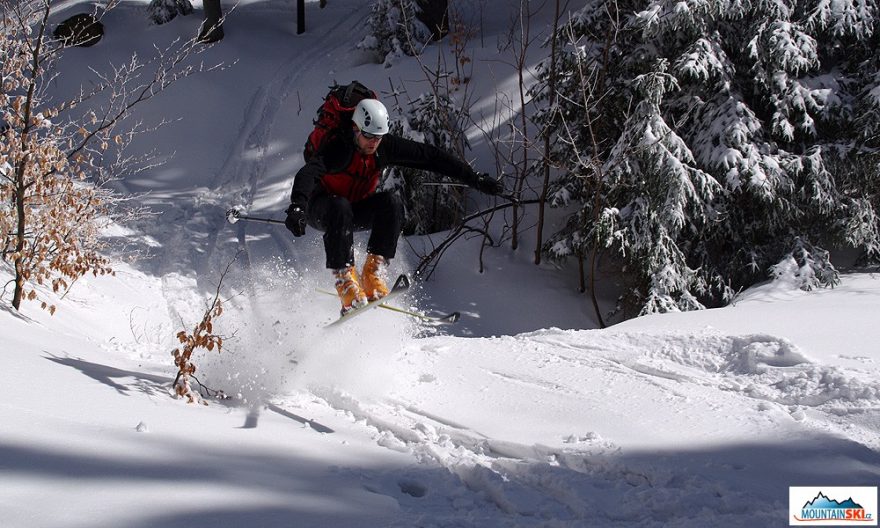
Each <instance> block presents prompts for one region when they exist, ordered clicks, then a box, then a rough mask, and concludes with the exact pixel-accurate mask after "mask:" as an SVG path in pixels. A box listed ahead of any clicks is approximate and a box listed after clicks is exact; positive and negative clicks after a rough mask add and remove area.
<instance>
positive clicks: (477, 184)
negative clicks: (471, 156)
mask: <svg viewBox="0 0 880 528" xmlns="http://www.w3.org/2000/svg"><path fill="white" fill-rule="evenodd" d="M473 188H474V189H476V190H478V191H480V192H481V193H483V194H490V195H492V196H498V195H499V194H501V193H503V192H504V185H503V184H502V183H501V182H500V181H498V180H496V179H495V178H493V177H491V176H489V175H488V174H486V173H485V172H481V173H479V174H477V179H476V180H474V184H473Z"/></svg>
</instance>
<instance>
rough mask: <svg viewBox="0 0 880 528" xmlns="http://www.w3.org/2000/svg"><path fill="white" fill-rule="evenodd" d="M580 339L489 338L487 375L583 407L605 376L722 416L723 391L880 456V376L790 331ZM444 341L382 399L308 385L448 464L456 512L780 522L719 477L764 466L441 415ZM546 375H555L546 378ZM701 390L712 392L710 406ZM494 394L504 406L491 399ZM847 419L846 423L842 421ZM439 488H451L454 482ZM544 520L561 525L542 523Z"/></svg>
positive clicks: (656, 521)
mask: <svg viewBox="0 0 880 528" xmlns="http://www.w3.org/2000/svg"><path fill="white" fill-rule="evenodd" d="M580 334H581V335H582V337H580V338H578V339H572V335H571V332H570V331H560V330H547V331H540V332H535V333H532V334H523V335H521V336H516V337H511V338H499V339H497V340H493V341H492V342H490V343H487V349H488V350H490V351H489V352H487V356H486V361H485V364H486V365H487V366H486V368H484V370H483V372H482V373H481V374H482V375H484V376H486V377H488V378H491V379H495V380H496V381H498V382H500V383H506V384H516V385H518V386H520V387H521V391H523V392H525V393H529V392H533V393H544V398H547V397H548V395H555V397H556V398H568V397H571V399H572V400H573V401H589V394H586V393H585V392H584V390H585V389H588V388H589V387H588V386H587V385H588V384H589V383H590V382H595V381H596V380H597V379H599V378H600V377H601V378H602V379H604V380H606V382H607V383H609V384H613V383H630V384H631V385H633V387H634V390H639V389H638V387H654V389H652V390H656V391H657V392H658V394H665V396H664V397H666V398H669V399H670V401H674V402H676V405H679V406H685V407H686V408H694V409H699V408H701V406H705V405H708V406H709V407H710V408H715V407H717V408H718V410H719V412H723V409H724V407H723V406H724V405H725V403H724V402H721V401H717V400H718V399H719V396H718V395H719V394H720V395H722V396H721V398H722V399H726V400H729V401H731V402H732V403H731V404H730V405H735V406H738V407H742V408H752V409H754V424H752V425H753V428H754V429H755V430H756V431H762V430H763V429H765V428H770V429H773V428H778V429H780V430H788V429H793V430H795V431H800V433H799V434H800V435H803V437H804V438H808V437H809V436H810V433H811V432H814V433H830V434H832V435H834V436H836V437H839V438H841V439H843V438H849V439H851V440H853V441H856V442H860V443H862V444H863V445H864V446H867V447H869V448H870V449H873V450H876V449H877V448H878V447H880V442H878V440H877V439H878V432H880V427H878V426H880V420H878V417H880V382H877V381H875V380H873V379H870V378H869V377H868V376H863V375H862V374H861V373H857V372H856V373H854V372H848V371H843V370H840V369H838V368H834V367H829V366H823V365H818V364H815V363H813V362H811V361H810V360H809V359H808V358H807V357H806V356H805V355H804V354H802V353H801V352H800V351H799V349H798V347H797V346H796V345H794V344H793V343H790V342H788V341H787V340H785V339H781V338H777V337H774V336H769V335H760V334H758V335H745V336H726V335H722V334H718V333H713V332H705V333H699V334H690V333H672V332H662V333H659V332H658V333H654V334H651V333H614V332H609V333H605V334H599V333H597V332H580ZM443 342H444V338H442V337H437V338H428V339H425V340H422V341H420V342H416V343H415V345H414V346H415V348H416V350H412V351H409V353H408V354H406V356H405V357H406V358H408V359H407V360H408V361H411V362H414V365H412V366H411V368H415V369H416V370H415V371H414V374H413V379H412V380H411V386H410V388H409V389H406V390H403V391H402V392H403V394H397V395H390V396H389V397H388V398H386V399H384V400H381V401H373V400H369V399H362V398H358V397H356V396H353V395H351V394H347V393H346V392H344V391H343V390H341V389H338V388H332V387H312V388H311V389H310V391H309V393H308V394H309V397H312V398H317V399H318V401H320V402H322V403H323V405H325V406H326V407H327V409H328V410H329V411H333V412H342V413H344V415H345V416H347V417H348V419H349V420H350V421H351V422H352V423H355V424H359V425H362V426H363V427H364V428H365V430H366V433H367V434H370V435H371V436H372V437H373V439H374V441H375V442H376V443H377V444H378V445H380V446H383V447H385V448H387V449H391V450H395V451H400V452H404V453H410V454H412V455H413V456H414V457H415V459H416V460H418V461H419V463H420V464H422V465H428V466H430V467H439V468H442V469H444V470H445V471H446V472H447V474H448V476H449V478H451V479H452V481H451V482H449V483H446V484H445V486H453V487H454V486H455V485H459V486H464V487H465V488H466V489H467V491H468V494H467V495H461V494H458V495H456V497H458V498H457V499H455V500H453V506H454V508H455V510H456V515H457V516H456V517H455V518H456V519H459V518H462V517H464V518H471V516H479V515H481V513H480V512H481V511H483V509H481V508H479V507H477V504H482V503H484V502H488V503H490V504H492V505H494V506H495V507H496V508H497V509H498V510H499V511H501V512H503V513H504V514H506V515H508V516H510V519H511V524H510V525H511V526H582V525H583V523H584V522H585V521H587V520H590V521H592V522H598V523H600V524H602V525H609V526H612V525H618V524H619V525H629V524H631V523H638V524H639V525H640V526H669V525H675V526H699V525H700V522H701V521H700V520H701V519H709V518H711V519H713V522H716V523H718V522H720V523H721V524H723V525H725V526H760V525H768V523H773V522H776V520H778V510H779V508H780V504H779V502H778V501H773V500H768V498H767V497H763V496H761V494H760V492H759V491H756V490H751V489H749V487H748V486H746V487H743V488H737V487H735V486H732V485H730V484H729V482H730V478H729V477H719V479H717V480H716V479H715V478H714V477H713V475H716V474H718V473H719V472H720V473H722V474H725V475H726V474H728V473H731V472H733V473H737V472H748V471H751V470H755V468H757V467H758V466H760V465H761V463H760V462H754V464H751V465H750V464H749V463H746V462H743V463H739V462H733V463H728V462H726V461H724V460H719V461H715V460H714V459H713V457H712V456H711V455H710V456H699V455H696V456H695V455H690V458H687V465H685V466H684V467H681V468H676V466H675V464H671V465H670V464H669V463H668V462H660V463H657V462H650V461H648V462H646V461H645V459H643V458H641V457H639V456H631V455H632V454H633V453H630V450H628V449H626V448H623V447H620V446H618V445H617V444H616V443H615V442H614V439H613V438H605V437H603V436H602V435H599V434H597V433H595V432H587V433H586V434H583V433H582V434H568V435H566V432H564V431H560V432H559V436H558V437H559V438H560V439H562V442H561V443H560V442H557V443H556V444H557V445H543V444H541V443H536V444H534V445H524V444H518V443H514V442H508V441H505V440H504V439H503V438H497V437H492V436H491V435H490V434H487V433H486V432H485V431H482V432H481V431H480V430H479V427H478V426H476V427H475V426H474V424H470V425H468V424H466V423H464V422H463V421H462V420H461V418H460V417H456V416H447V415H445V414H444V413H445V412H446V411H443V410H432V409H431V408H430V405H431V403H432V401H431V395H430V393H427V394H426V395H423V393H425V391H424V387H425V386H426V385H440V386H441V389H439V390H440V392H442V391H443V390H445V391H454V390H456V386H455V380H450V381H449V383H448V384H445V383H444V369H445V368H448V367H449V365H450V364H454V362H455V354H456V352H455V351H454V350H450V349H449V348H448V347H446V346H444V344H443ZM536 343H537V344H539V345H540V346H537V347H536V346H535V344H536ZM572 343H577V346H575V345H572ZM499 353H500V354H503V356H504V357H505V358H506V361H508V362H511V363H513V364H514V365H513V366H512V367H511V368H510V370H509V371H506V370H505V369H503V368H500V367H498V365H504V364H505V361H499V357H498V355H497V354H499ZM413 358H416V359H413ZM400 360H401V361H403V360H404V359H400ZM489 365H495V366H493V367H489ZM524 366H526V367H527V368H523V367H524ZM542 369H548V374H547V376H546V378H545V377H542V375H541V371H542ZM524 372H529V373H530V374H529V375H524V374H523V373H524ZM560 372H568V374H567V375H560ZM862 378H865V379H862ZM560 380H562V381H560ZM466 386H467V385H466ZM694 387H696V389H695V388H694ZM499 392H500V393H502V394H505V393H510V391H503V390H502V391H499ZM694 394H705V401H702V400H703V398H702V397H697V398H695V397H694ZM686 395H690V396H686ZM539 400H541V398H536V401H539ZM477 401H479V397H478V396H476V395H475V404H478V403H476V402H477ZM485 402H486V405H497V404H498V403H499V402H494V401H492V400H491V398H490V399H486V400H485ZM719 405H721V407H718V406H719ZM622 407H626V405H622ZM670 407H673V406H672V405H670ZM457 411H458V410H457V409H451V412H457ZM526 414H527V415H528V413H526ZM852 414H858V415H861V416H864V420H862V424H861V425H860V426H856V425H854V424H853V421H852V419H851V415H852ZM844 416H849V417H850V418H848V419H847V420H845V421H844V420H840V419H839V418H841V417H844ZM743 425H744V426H746V427H747V426H748V425H749V424H748V423H746V424H743ZM522 427H524V428H528V427H529V424H522ZM788 449H792V450H797V449H802V450H805V451H810V450H811V449H812V448H810V447H801V448H798V447H786V448H785V450H786V451H787V450H788ZM692 458H696V459H698V460H700V461H701V462H693V461H692V460H691V459H692ZM704 458H705V460H703V459H704ZM745 460H750V458H749V457H746V458H745ZM695 468H697V469H695ZM399 484H400V490H398V491H401V492H403V493H407V494H411V495H413V496H418V497H426V496H430V495H431V494H432V490H431V485H429V483H427V482H418V481H405V482H404V481H401V482H400V483H399ZM433 485H435V486H436V485H437V484H436V483H433ZM442 493H443V494H446V495H448V494H449V490H443V491H442ZM606 500H611V501H612V502H613V504H607V503H606V502H605V501H606ZM475 501H476V502H475ZM688 501H692V502H693V503H694V504H695V508H694V511H693V512H691V514H690V516H688V515H684V516H683V514H682V512H681V511H680V509H677V508H674V507H672V506H671V505H672V504H680V503H686V502H688ZM746 503H748V504H752V505H753V507H751V508H750V509H748V510H743V509H742V507H741V505H742V504H746ZM450 519H451V517H450ZM514 519H515V520H514ZM548 519H553V520H554V521H553V523H552V524H549V525H548V524H546V522H547V520H548ZM771 519H773V520H771ZM472 520H474V522H478V521H479V519H477V518H473V519H472ZM436 521H437V526H444V524H443V522H444V521H443V519H442V518H438V519H437V520H436Z"/></svg>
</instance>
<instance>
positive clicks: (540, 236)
mask: <svg viewBox="0 0 880 528" xmlns="http://www.w3.org/2000/svg"><path fill="white" fill-rule="evenodd" d="M558 33H559V0H556V14H555V16H554V18H553V34H552V35H551V36H550V38H551V39H553V40H552V42H551V45H550V80H549V82H548V86H547V90H548V91H549V92H550V111H551V112H555V111H556V100H557V97H558V96H557V94H556V46H557V35H558ZM552 118H553V116H552V115H551V122H552ZM549 127H550V124H548V125H547V128H545V129H544V185H543V187H542V189H541V198H540V200H539V202H538V226H537V240H536V242H535V264H536V265H537V264H540V263H541V247H542V246H543V245H544V209H545V207H546V204H547V192H548V190H549V188H550V130H549Z"/></svg>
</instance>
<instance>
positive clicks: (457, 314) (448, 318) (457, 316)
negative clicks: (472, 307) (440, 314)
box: [441, 312, 461, 324]
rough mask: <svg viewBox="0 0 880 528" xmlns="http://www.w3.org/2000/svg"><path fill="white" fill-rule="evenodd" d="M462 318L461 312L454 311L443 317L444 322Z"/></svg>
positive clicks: (456, 320)
mask: <svg viewBox="0 0 880 528" xmlns="http://www.w3.org/2000/svg"><path fill="white" fill-rule="evenodd" d="M459 319H461V312H452V313H451V314H449V315H447V316H446V317H444V318H442V319H441V321H443V322H444V323H450V324H451V323H457V322H458V320H459Z"/></svg>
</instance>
